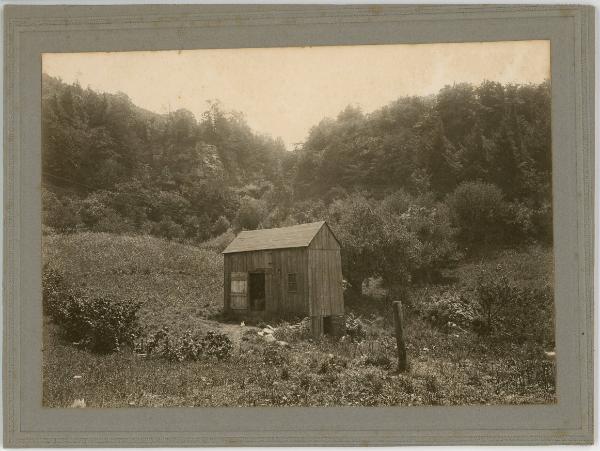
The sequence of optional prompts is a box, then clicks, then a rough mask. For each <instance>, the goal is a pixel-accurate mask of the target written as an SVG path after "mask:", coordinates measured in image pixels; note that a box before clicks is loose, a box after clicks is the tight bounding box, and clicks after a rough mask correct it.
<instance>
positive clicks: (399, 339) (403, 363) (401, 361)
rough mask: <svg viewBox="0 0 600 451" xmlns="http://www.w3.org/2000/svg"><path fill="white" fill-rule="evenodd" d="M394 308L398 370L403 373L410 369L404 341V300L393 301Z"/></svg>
mask: <svg viewBox="0 0 600 451" xmlns="http://www.w3.org/2000/svg"><path fill="white" fill-rule="evenodd" d="M392 308H393V309H394V329H395V332H396V345H397V347H398V372H402V373H403V372H405V371H407V370H408V357H407V355H406V345H405V343H404V330H403V324H402V322H403V318H402V302H400V301H395V302H393V303H392Z"/></svg>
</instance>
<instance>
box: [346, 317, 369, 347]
mask: <svg viewBox="0 0 600 451" xmlns="http://www.w3.org/2000/svg"><path fill="white" fill-rule="evenodd" d="M346 335H347V336H349V337H350V340H351V341H354V342H359V341H363V340H364V339H365V338H366V337H367V330H366V327H365V324H364V323H363V322H362V320H361V319H360V318H359V317H357V316H354V314H353V313H348V314H347V315H346Z"/></svg>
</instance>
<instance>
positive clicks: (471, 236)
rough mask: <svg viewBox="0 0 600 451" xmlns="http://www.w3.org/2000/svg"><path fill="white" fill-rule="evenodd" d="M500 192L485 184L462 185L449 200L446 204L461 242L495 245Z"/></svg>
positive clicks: (501, 204)
mask: <svg viewBox="0 0 600 451" xmlns="http://www.w3.org/2000/svg"><path fill="white" fill-rule="evenodd" d="M502 197H503V196H502V192H501V191H500V189H499V188H497V187H496V186H494V185H492V184H490V183H484V182H464V183H462V184H461V185H459V186H458V187H457V188H456V190H455V191H454V192H453V193H452V194H450V195H449V196H448V199H447V204H448V207H449V209H450V213H451V215H452V218H453V220H454V222H455V223H456V225H457V226H458V227H459V229H460V238H461V239H462V240H463V241H464V242H466V243H469V244H474V243H489V242H494V241H498V240H499V238H500V234H501V233H502V230H503V228H502V225H503V224H502V213H503V212H502V208H503V198H502Z"/></svg>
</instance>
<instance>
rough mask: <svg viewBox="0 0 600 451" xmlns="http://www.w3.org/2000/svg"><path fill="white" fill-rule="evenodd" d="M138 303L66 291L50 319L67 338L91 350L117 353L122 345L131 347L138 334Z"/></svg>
mask: <svg viewBox="0 0 600 451" xmlns="http://www.w3.org/2000/svg"><path fill="white" fill-rule="evenodd" d="M140 305H141V304H139V303H134V302H127V301H125V302H116V301H114V300H112V299H107V298H85V297H81V296H78V295H74V294H69V295H67V296H66V297H65V298H64V300H63V302H61V303H59V304H58V308H57V310H56V313H55V315H54V316H53V319H55V320H57V321H56V322H57V323H58V324H59V326H60V328H61V332H62V334H63V335H64V337H65V338H66V339H68V340H69V341H73V342H76V343H77V344H78V345H79V346H82V347H84V348H86V349H89V350H91V351H93V352H98V353H109V352H116V351H119V350H120V349H121V347H122V346H123V345H131V346H132V345H133V344H134V340H135V339H136V338H137V336H138V335H139V332H140V328H139V323H138V317H137V313H138V310H139V307H140Z"/></svg>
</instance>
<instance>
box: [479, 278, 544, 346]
mask: <svg viewBox="0 0 600 451" xmlns="http://www.w3.org/2000/svg"><path fill="white" fill-rule="evenodd" d="M476 294H477V302H478V304H479V306H480V309H481V318H480V319H479V320H478V321H476V322H475V323H474V325H475V327H476V329H477V330H478V331H479V333H480V334H482V335H486V336H490V337H492V338H494V339H496V340H509V341H512V342H515V343H519V344H520V343H523V342H525V341H535V342H538V343H540V344H545V345H548V346H552V345H553V343H554V324H553V323H554V312H553V296H552V289H551V287H550V286H549V285H546V286H544V287H543V288H527V287H521V286H518V285H517V284H516V283H515V282H514V281H513V280H512V279H510V278H509V277H508V276H507V275H506V274H505V273H504V270H503V268H502V267H497V268H496V269H495V271H489V270H481V272H480V273H479V276H478V283H477V289H476Z"/></svg>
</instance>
